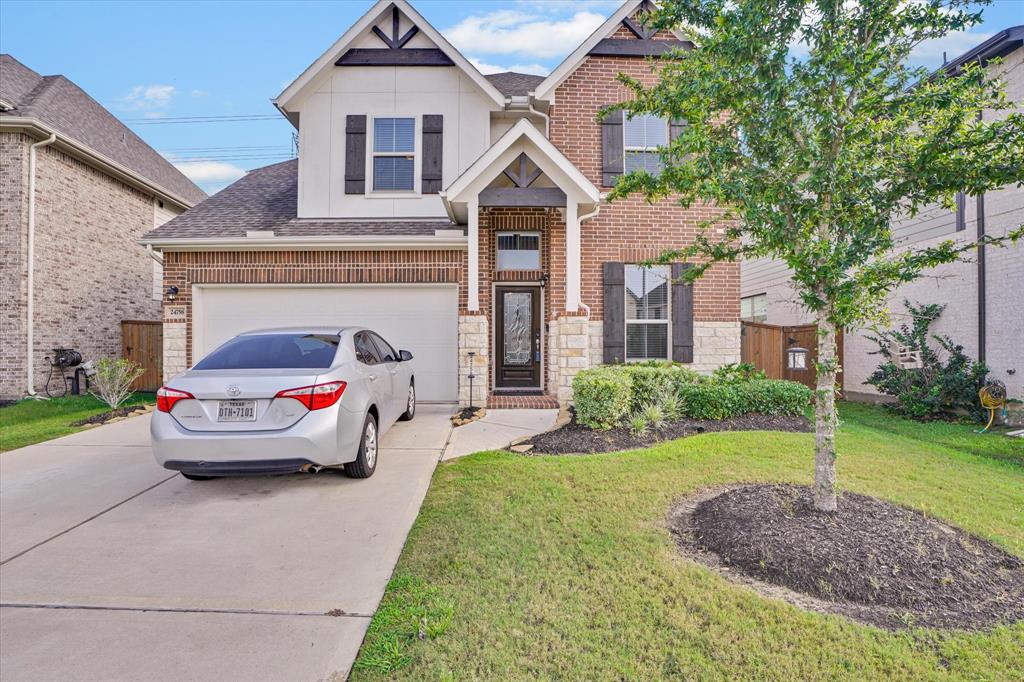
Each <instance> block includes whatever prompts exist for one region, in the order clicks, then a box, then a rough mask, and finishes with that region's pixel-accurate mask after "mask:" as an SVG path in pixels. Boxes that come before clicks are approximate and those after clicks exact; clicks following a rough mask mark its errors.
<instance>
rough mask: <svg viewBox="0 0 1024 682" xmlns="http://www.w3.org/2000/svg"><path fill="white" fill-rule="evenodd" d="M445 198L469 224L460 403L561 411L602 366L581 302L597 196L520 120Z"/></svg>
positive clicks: (455, 214) (594, 332)
mask: <svg viewBox="0 0 1024 682" xmlns="http://www.w3.org/2000/svg"><path fill="white" fill-rule="evenodd" d="M443 198H444V201H445V205H446V207H447V208H448V211H449V213H450V215H451V217H452V218H453V219H454V220H456V221H458V222H460V223H463V224H466V226H467V242H468V247H467V254H466V273H465V289H466V293H465V301H464V306H463V307H462V309H461V311H460V318H459V402H460V403H461V404H462V405H468V404H470V403H473V404H475V405H494V406H501V407H506V406H507V407H528V406H534V405H537V406H541V405H543V406H544V407H551V406H557V405H559V404H562V405H564V404H566V403H567V402H568V401H569V400H570V399H571V397H572V377H573V376H574V375H575V374H576V372H578V371H579V370H580V369H582V368H584V367H589V366H590V365H591V364H592V362H593V358H595V357H597V361H598V362H600V345H598V348H597V351H596V353H597V354H596V356H595V354H594V352H593V351H592V343H591V341H592V339H593V338H595V337H596V338H597V339H598V342H599V341H600V338H601V329H600V323H599V322H598V323H593V324H594V325H596V327H597V329H596V330H592V329H591V326H592V324H591V322H590V320H589V309H588V308H587V307H586V306H585V305H581V301H580V289H581V286H580V285H581V276H580V272H581V249H580V243H581V239H580V224H581V222H582V221H583V220H586V219H588V218H590V217H593V216H594V215H596V213H597V208H598V205H599V201H600V194H599V192H598V190H597V188H596V187H594V186H593V184H591V183H590V182H589V181H588V180H587V179H586V178H585V177H584V176H583V175H582V174H581V173H579V171H578V170H577V169H576V168H575V167H573V166H572V164H571V163H569V162H568V160H566V159H565V157H564V156H563V155H562V154H561V152H559V151H558V150H557V149H556V148H555V147H554V146H553V145H552V144H551V143H550V142H549V141H548V140H547V139H546V138H545V137H544V136H543V135H542V134H541V133H540V132H539V131H538V130H537V129H536V128H535V127H534V126H533V125H532V124H531V123H529V122H528V121H520V122H519V123H517V124H516V125H515V126H513V127H512V128H511V129H510V130H509V131H508V132H506V133H505V135H503V136H502V138H501V139H500V140H499V141H498V143H497V144H495V145H494V146H493V147H492V148H491V149H490V150H489V151H488V152H487V153H486V154H485V155H484V156H483V157H481V159H479V160H478V161H477V162H476V163H475V164H474V165H473V166H471V167H470V168H469V169H468V170H467V171H466V172H465V173H464V174H463V175H462V176H461V177H460V178H459V179H458V180H456V181H455V183H453V184H452V186H451V187H450V188H449V189H448V191H447V192H446V193H445V195H443Z"/></svg>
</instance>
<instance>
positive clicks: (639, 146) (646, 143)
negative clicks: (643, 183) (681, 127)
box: [622, 114, 669, 173]
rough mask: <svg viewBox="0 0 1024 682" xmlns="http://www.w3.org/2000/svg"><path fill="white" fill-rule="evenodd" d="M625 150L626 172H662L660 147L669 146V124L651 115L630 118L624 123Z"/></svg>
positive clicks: (638, 115)
mask: <svg viewBox="0 0 1024 682" xmlns="http://www.w3.org/2000/svg"><path fill="white" fill-rule="evenodd" d="M622 135H623V138H624V140H623V149H624V150H625V153H626V157H625V164H624V170H625V171H626V172H627V173H629V172H631V171H635V170H645V171H647V172H648V173H659V172H661V168H662V165H661V155H660V154H658V147H659V146H664V145H667V144H668V135H669V131H668V122H667V121H666V120H665V119H663V118H658V117H657V116H652V115H651V114H637V115H636V116H633V117H632V118H629V117H628V116H627V117H626V119H625V120H624V121H623V122H622Z"/></svg>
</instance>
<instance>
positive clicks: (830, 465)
mask: <svg viewBox="0 0 1024 682" xmlns="http://www.w3.org/2000/svg"><path fill="white" fill-rule="evenodd" d="M817 322H818V366H817V373H818V374H817V376H818V386H817V390H816V391H815V396H814V397H815V403H814V506H815V507H816V508H817V509H818V510H819V511H823V512H834V511H835V510H836V506H837V502H836V424H837V423H838V422H839V418H838V415H837V414H836V375H837V374H838V371H839V359H838V358H837V357H836V327H835V325H834V324H833V323H832V322H831V321H830V320H829V319H828V315H827V314H825V313H819V315H818V320H817Z"/></svg>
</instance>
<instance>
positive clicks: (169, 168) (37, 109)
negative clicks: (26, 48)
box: [0, 54, 206, 206]
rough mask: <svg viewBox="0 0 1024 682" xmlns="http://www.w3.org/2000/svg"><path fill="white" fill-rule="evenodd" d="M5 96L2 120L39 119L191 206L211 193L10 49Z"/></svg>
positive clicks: (67, 84) (0, 60)
mask: <svg viewBox="0 0 1024 682" xmlns="http://www.w3.org/2000/svg"><path fill="white" fill-rule="evenodd" d="M0 101H3V103H4V105H5V106H4V107H3V110H0V123H2V122H4V121H5V119H6V120H7V121H14V120H15V119H34V120H38V121H40V122H42V123H43V124H45V125H47V126H49V127H50V128H52V129H54V130H55V131H56V132H57V133H58V134H61V135H65V136H67V137H68V138H70V139H71V140H73V141H74V142H77V143H79V144H81V145H85V146H87V147H89V148H90V149H91V150H93V151H95V152H98V153H99V154H101V155H103V156H105V157H107V158H109V159H110V160H112V161H115V162H116V163H118V164H120V165H122V166H124V167H125V168H127V169H128V170H130V171H131V172H133V173H135V174H137V175H138V176H140V177H141V178H144V179H145V180H147V181H149V182H150V183H151V184H153V185H156V186H158V187H160V188H163V189H165V190H166V191H167V192H169V193H170V194H171V195H174V196H176V197H180V198H181V199H182V200H184V201H185V202H187V204H186V206H188V205H193V204H198V203H199V202H201V201H203V200H204V199H205V198H206V193H205V192H203V190H201V189H199V187H197V186H196V185H195V184H194V183H193V182H192V181H191V180H189V179H188V178H187V177H185V176H184V175H183V174H182V173H181V171H179V170H178V169H177V168H175V167H174V166H173V165H172V164H171V163H170V162H169V161H168V160H167V159H165V158H164V157H162V156H160V154H158V153H157V152H156V150H154V149H153V148H152V147H150V146H149V145H148V144H146V143H145V142H143V140H142V138H140V137H139V136H138V135H136V134H135V133H133V132H132V131H131V130H130V129H129V128H128V127H127V126H125V125H124V124H123V123H121V121H119V120H118V119H117V118H116V117H115V116H114V115H113V114H111V113H110V112H109V111H107V110H106V109H104V108H103V106H102V105H100V104H99V102H97V101H96V100H94V99H93V98H92V97H90V96H89V95H88V93H86V92H85V91H84V90H82V89H81V88H80V87H78V86H77V85H75V84H74V83H73V82H72V81H70V80H68V79H67V78H65V77H64V76H41V75H39V74H38V73H36V72H35V71H33V70H32V69H30V68H28V67H27V66H25V65H24V64H22V63H21V62H19V61H18V60H17V59H15V58H14V57H12V56H11V55H9V54H0ZM8 107H10V108H9V109H8Z"/></svg>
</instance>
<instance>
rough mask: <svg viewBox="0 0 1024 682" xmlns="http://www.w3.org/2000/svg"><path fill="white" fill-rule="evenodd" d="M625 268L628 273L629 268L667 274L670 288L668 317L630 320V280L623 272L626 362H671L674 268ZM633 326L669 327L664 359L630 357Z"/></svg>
mask: <svg viewBox="0 0 1024 682" xmlns="http://www.w3.org/2000/svg"><path fill="white" fill-rule="evenodd" d="M624 267H625V268H626V270H627V271H628V269H629V268H640V269H642V270H659V271H661V272H664V273H665V283H666V284H667V286H668V288H667V290H666V293H667V296H666V297H665V313H666V315H667V317H666V318H665V319H664V320H651V319H643V320H637V319H630V318H629V305H628V303H627V301H628V297H629V285H628V284H627V281H628V279H629V278H628V277H627V276H626V273H625V272H623V277H622V279H623V282H622V289H623V296H622V305H623V307H624V308H625V310H624V311H623V315H622V317H623V319H624V320H625V324H624V325H623V329H622V332H623V335H624V336H625V338H624V339H623V340H622V341H623V343H622V354H623V355H624V356H625V358H626V362H644V361H646V360H671V359H672V266H670V265H654V266H651V267H650V268H643V267H642V266H640V265H639V264H637V263H626V264H625V266H624ZM631 324H643V325H653V324H664V325H665V326H666V327H667V331H666V334H665V357H663V358H652V357H645V358H631V357H629V325H631Z"/></svg>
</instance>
